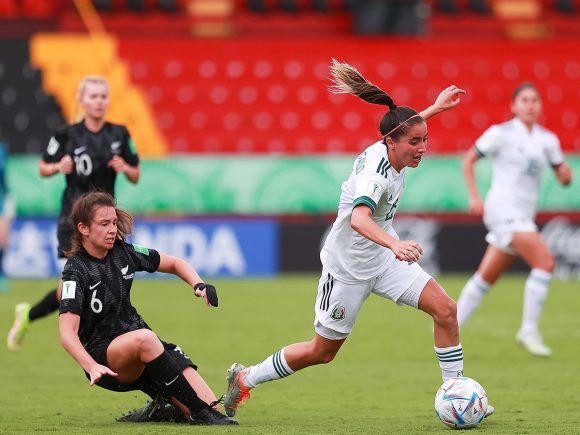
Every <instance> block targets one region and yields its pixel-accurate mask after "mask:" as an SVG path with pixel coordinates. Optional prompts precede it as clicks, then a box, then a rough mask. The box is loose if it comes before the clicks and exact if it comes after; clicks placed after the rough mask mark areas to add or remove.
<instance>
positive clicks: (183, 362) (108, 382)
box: [85, 339, 197, 398]
mask: <svg viewBox="0 0 580 435" xmlns="http://www.w3.org/2000/svg"><path fill="white" fill-rule="evenodd" d="M160 340H161V339H160ZM111 341H113V340H110V341H108V342H104V343H102V344H101V345H98V346H96V347H94V348H92V349H87V352H88V353H89V354H90V355H91V356H92V357H93V359H94V360H95V361H96V362H97V363H98V364H101V365H104V366H106V367H108V364H107V348H108V347H109V345H110V344H111ZM161 343H162V344H163V347H164V348H165V350H166V351H167V352H169V355H171V357H172V358H173V360H174V361H175V362H176V363H177V365H178V366H179V369H180V370H181V371H183V370H185V369H186V368H187V367H193V369H194V370H197V365H195V364H194V363H193V362H192V361H191V359H189V357H188V356H187V355H186V354H185V353H183V351H182V350H181V348H180V347H179V346H178V345H176V344H173V343H166V342H165V341H163V340H161ZM85 376H86V377H87V379H89V380H90V379H91V377H90V376H89V374H88V373H87V372H85ZM96 385H98V386H99V387H101V388H105V389H106V390H111V391H118V392H126V391H135V390H141V391H143V392H144V393H145V394H148V395H149V396H150V397H151V398H155V397H158V396H159V395H161V394H163V390H162V389H161V387H160V386H159V385H158V384H156V383H155V382H154V381H153V379H151V376H150V375H149V373H147V368H145V370H144V371H143V373H142V374H141V376H139V379H137V380H136V381H135V382H133V383H131V384H121V383H120V382H118V381H117V378H115V377H113V376H109V375H105V376H103V377H102V378H101V379H100V380H99V382H97V383H96Z"/></svg>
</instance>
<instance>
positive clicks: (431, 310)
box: [224, 61, 493, 416]
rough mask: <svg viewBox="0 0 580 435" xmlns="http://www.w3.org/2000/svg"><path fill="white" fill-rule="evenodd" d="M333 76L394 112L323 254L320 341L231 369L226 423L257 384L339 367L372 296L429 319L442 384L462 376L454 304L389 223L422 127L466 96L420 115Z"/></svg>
mask: <svg viewBox="0 0 580 435" xmlns="http://www.w3.org/2000/svg"><path fill="white" fill-rule="evenodd" d="M331 72H332V77H333V80H334V84H335V85H334V86H333V87H332V88H331V90H332V91H334V92H339V93H350V94H354V95H356V96H358V97H359V98H361V99H362V100H364V101H366V102H369V103H373V104H380V105H384V106H388V108H389V111H388V112H387V113H386V114H385V115H384V117H383V119H382V121H381V123H380V132H381V136H382V138H381V139H380V140H379V141H377V142H376V143H374V144H372V145H370V146H369V147H368V148H367V149H366V150H364V151H363V152H362V153H361V154H360V155H359V156H358V157H357V158H356V160H355V162H354V165H353V169H352V173H351V175H350V177H349V178H348V180H346V181H345V182H344V183H343V184H342V193H341V196H340V204H339V208H338V216H337V218H336V221H335V223H334V225H333V227H332V230H331V231H330V233H329V235H328V237H327V239H326V241H325V243H324V246H323V248H322V252H321V254H320V258H321V260H322V264H323V269H322V276H321V277H320V281H319V284H318V295H317V297H316V304H315V321H314V327H315V335H314V338H313V339H312V340H311V341H308V342H303V343H295V344H291V345H289V346H286V347H284V348H283V349H282V350H280V351H278V352H276V353H274V354H273V355H271V356H269V357H268V358H266V359H265V360H264V361H263V362H262V363H260V364H257V365H254V366H251V367H247V368H246V367H244V366H243V365H241V364H237V363H234V364H233V365H232V366H231V367H230V369H229V370H228V388H227V391H226V396H225V401H224V408H225V411H226V414H227V415H229V416H233V415H235V413H236V411H237V408H238V406H239V405H240V404H241V403H242V402H243V401H245V400H246V399H247V398H249V395H250V389H251V388H254V387H255V386H257V385H258V384H261V383H263V382H266V381H270V380H275V379H280V378H284V377H287V376H289V375H291V374H293V373H294V372H296V371H298V370H301V369H303V368H305V367H309V366H312V365H316V364H322V363H329V362H330V361H332V360H333V358H334V357H335V356H336V354H337V353H338V351H339V349H340V347H341V346H342V344H343V343H344V342H345V340H346V338H347V337H348V336H349V334H350V332H351V331H352V328H353V326H354V323H355V320H356V317H357V314H358V312H359V310H360V308H361V306H362V304H363V302H364V301H365V299H366V298H367V297H368V296H369V295H370V294H371V293H374V294H376V295H378V296H380V297H383V298H386V299H390V300H392V301H394V302H396V303H398V304H402V305H409V306H412V307H415V308H419V309H420V310H423V311H425V312H426V313H428V314H429V315H431V316H432V317H433V320H434V324H435V327H434V335H435V352H436V354H437V356H438V358H439V365H440V367H441V373H442V376H443V379H444V380H446V379H450V378H454V377H458V376H462V373H463V350H462V347H461V344H460V342H459V333H458V327H457V318H456V309H455V302H454V301H453V300H452V299H451V298H450V297H449V296H448V295H447V294H446V293H445V291H444V290H443V289H442V288H441V287H440V286H439V284H437V282H436V281H435V280H434V279H433V278H432V277H431V276H430V275H428V274H427V273H426V272H425V271H423V269H422V268H421V267H420V266H419V265H418V264H417V263H416V262H417V260H419V258H420V257H421V255H422V253H423V250H422V249H421V247H420V246H419V244H418V243H417V242H415V241H413V240H399V239H398V237H397V234H396V232H395V230H394V229H393V226H392V223H393V217H394V215H395V212H396V209H397V206H398V204H399V201H400V198H401V195H402V192H403V188H404V179H405V168H406V167H411V168H416V167H417V166H419V163H420V162H421V158H422V156H423V154H424V153H425V152H426V150H427V125H426V123H425V120H426V119H428V118H430V117H431V116H433V115H435V114H437V113H440V112H443V111H445V110H447V109H450V108H452V107H455V106H456V105H457V104H459V99H458V98H457V97H458V96H459V95H460V94H463V93H465V92H464V91H463V90H461V89H459V88H457V87H456V86H450V87H448V88H446V89H445V90H443V91H442V92H441V94H440V95H439V96H438V97H437V100H436V101H435V104H434V105H433V106H430V107H429V108H427V109H425V110H424V111H423V112H421V113H417V112H416V111H415V110H413V109H411V108H409V107H398V106H397V105H396V104H395V103H394V102H393V100H392V98H391V97H390V96H389V95H387V94H386V93H385V92H384V91H382V90H381V89H379V88H378V87H376V86H374V85H373V84H371V83H370V82H368V81H367V80H366V79H365V78H364V77H362V76H361V75H360V73H359V72H358V71H357V70H356V69H354V68H352V67H351V66H349V65H347V64H344V63H340V62H337V61H333V63H332V65H331ZM492 409H493V408H490V410H489V412H488V413H491V412H493V410H492Z"/></svg>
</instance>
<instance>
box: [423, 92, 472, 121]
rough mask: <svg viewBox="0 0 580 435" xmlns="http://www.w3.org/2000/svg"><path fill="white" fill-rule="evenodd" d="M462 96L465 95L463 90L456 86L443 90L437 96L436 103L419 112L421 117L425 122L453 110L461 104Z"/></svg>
mask: <svg viewBox="0 0 580 435" xmlns="http://www.w3.org/2000/svg"><path fill="white" fill-rule="evenodd" d="M461 94H465V91H464V90H463V89H460V88H458V87H457V86H455V85H451V86H449V87H447V88H445V89H443V90H442V91H441V93H440V94H439V95H438V96H437V99H436V100H435V102H434V103H433V104H432V105H431V106H429V107H427V108H426V109H424V110H423V111H421V112H419V115H421V117H422V118H423V119H424V120H427V119H429V118H431V117H432V116H435V115H437V114H439V113H441V112H445V111H446V110H449V109H453V108H454V107H455V106H457V105H458V104H459V103H460V102H461V99H460V98H459V96H460V95H461Z"/></svg>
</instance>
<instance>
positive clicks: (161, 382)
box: [59, 192, 237, 425]
mask: <svg viewBox="0 0 580 435" xmlns="http://www.w3.org/2000/svg"><path fill="white" fill-rule="evenodd" d="M71 220H72V223H73V226H74V235H73V239H72V247H71V250H70V251H69V252H67V255H68V261H67V262H66V265H65V266H64V270H63V273H62V281H61V288H62V293H61V303H60V318H59V325H60V341H61V343H62V345H63V347H64V348H65V349H66V351H67V352H68V353H69V354H70V355H71V356H72V357H73V358H74V359H75V360H76V361H77V362H78V363H79V364H80V366H81V367H82V368H83V369H84V371H85V374H86V376H87V378H88V379H90V383H91V385H95V384H96V385H98V386H100V387H102V388H105V389H108V390H112V391H133V390H141V391H143V392H145V393H147V394H149V395H150V396H151V397H154V398H155V397H158V396H159V395H160V394H163V395H165V396H166V397H171V398H172V401H173V402H174V404H175V405H176V406H177V407H179V408H180V409H181V410H182V412H183V414H184V415H185V417H186V418H187V419H188V421H189V423H191V424H202V425H214V424H215V425H233V424H237V422H236V421H235V420H233V419H231V418H229V417H226V416H225V415H223V414H221V413H220V412H218V411H217V410H216V409H214V408H213V407H212V405H214V406H215V404H216V403H213V404H209V403H208V402H209V400H208V399H215V396H214V395H213V393H212V392H211V390H210V389H209V387H207V385H206V384H205V382H204V381H203V379H202V378H201V376H200V375H199V374H198V373H197V371H196V370H195V366H194V365H193V363H192V362H191V360H190V359H189V357H187V356H186V355H184V354H183V352H182V351H181V349H180V348H179V347H178V346H176V345H174V344H170V343H165V342H163V341H162V340H161V339H160V338H159V337H157V335H156V334H155V333H154V332H153V331H151V329H150V328H149V326H147V324H146V323H145V321H144V320H143V318H142V317H141V316H140V315H139V314H138V313H137V310H136V309H135V308H134V307H133V305H131V300H130V292H131V285H132V284H133V278H134V276H135V272H139V271H147V272H155V271H159V272H166V273H171V274H173V275H176V276H178V277H179V278H181V279H182V280H183V281H185V282H186V283H188V284H189V285H190V286H191V287H192V289H193V290H194V293H195V295H196V296H198V297H203V298H204V300H205V302H206V304H208V305H209V302H208V296H207V295H208V291H207V290H208V288H209V287H211V288H212V289H213V286H211V285H210V284H205V283H204V282H203V281H202V279H201V278H200V277H199V275H198V274H197V272H196V271H195V270H194V269H193V267H192V266H191V265H190V264H189V263H187V262H186V261H185V260H182V259H180V258H177V257H173V256H170V255H166V254H162V253H159V252H157V251H155V250H153V249H148V248H145V247H142V246H139V245H135V244H130V243H127V242H126V241H125V236H126V235H127V234H129V233H130V232H131V227H132V218H131V216H130V215H129V214H128V213H127V212H125V211H123V210H120V209H117V208H116V206H115V200H114V199H113V197H112V196H111V195H109V194H107V193H103V192H90V193H87V194H83V195H82V196H81V197H80V198H78V199H77V200H76V201H75V203H74V206H73V209H72V213H71ZM200 384H201V385H203V386H204V387H202V388H200ZM196 390H197V391H198V392H200V395H199V396H198V394H197V393H196ZM200 396H201V397H200ZM203 396H205V397H203Z"/></svg>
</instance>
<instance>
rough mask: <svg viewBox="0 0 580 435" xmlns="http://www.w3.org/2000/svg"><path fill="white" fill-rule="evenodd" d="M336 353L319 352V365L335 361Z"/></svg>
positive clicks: (330, 351)
mask: <svg viewBox="0 0 580 435" xmlns="http://www.w3.org/2000/svg"><path fill="white" fill-rule="evenodd" d="M336 353H337V352H336V351H334V350H329V349H326V350H323V351H319V352H318V353H317V355H316V357H317V358H316V359H317V361H318V364H328V363H329V362H331V361H332V360H333V359H334V357H335V356H336Z"/></svg>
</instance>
